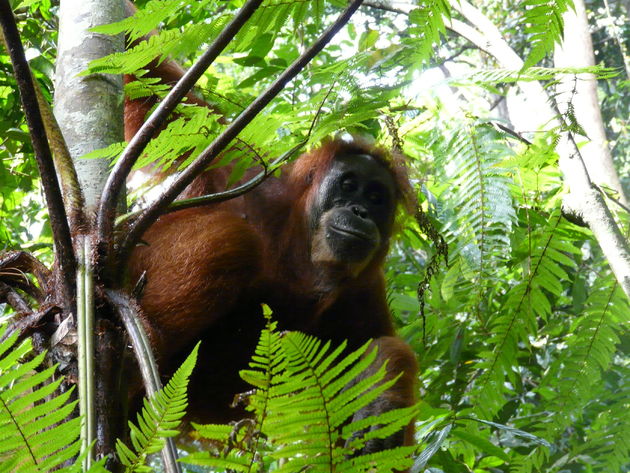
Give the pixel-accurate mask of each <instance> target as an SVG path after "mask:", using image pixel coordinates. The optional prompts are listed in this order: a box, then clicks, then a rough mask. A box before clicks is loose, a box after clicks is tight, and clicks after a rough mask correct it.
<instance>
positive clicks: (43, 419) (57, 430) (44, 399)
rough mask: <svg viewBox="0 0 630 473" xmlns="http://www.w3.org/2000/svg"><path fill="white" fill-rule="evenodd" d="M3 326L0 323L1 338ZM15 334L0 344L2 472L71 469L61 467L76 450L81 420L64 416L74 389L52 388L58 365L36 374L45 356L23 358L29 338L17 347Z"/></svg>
mask: <svg viewBox="0 0 630 473" xmlns="http://www.w3.org/2000/svg"><path fill="white" fill-rule="evenodd" d="M5 331H6V326H2V327H0V338H1V337H2V335H3V334H4V333H5ZM17 337H18V333H17V332H15V333H13V334H12V335H11V336H9V337H8V338H7V339H6V340H4V341H3V342H2V343H0V357H1V358H0V472H10V471H11V472H14V471H20V472H24V473H30V472H33V473H35V472H36V473H42V472H47V471H52V470H53V469H54V470H56V471H62V472H72V471H75V470H77V469H78V466H76V467H65V468H61V469H59V467H60V466H61V465H62V464H63V463H64V462H65V461H67V460H70V459H71V458H73V457H74V456H76V455H77V454H78V453H79V449H80V442H79V440H78V438H79V432H80V422H81V419H80V418H74V419H70V420H67V419H68V417H69V416H70V415H71V414H72V412H73V410H74V408H75V405H76V401H74V402H69V398H70V396H71V394H72V390H70V391H66V392H65V393H62V394H60V395H55V391H56V390H57V388H58V387H59V384H60V383H61V379H56V380H54V378H55V372H56V366H53V367H50V368H47V369H45V370H43V371H40V372H37V371H35V370H37V369H38V368H39V367H40V365H41V364H42V362H43V360H44V356H45V354H44V353H42V354H40V355H37V356H35V357H34V358H32V359H31V360H29V361H23V359H24V357H26V356H28V355H29V354H30V352H31V349H32V347H31V342H30V340H25V341H24V342H22V343H21V344H19V345H17V346H15V343H16V341H17Z"/></svg>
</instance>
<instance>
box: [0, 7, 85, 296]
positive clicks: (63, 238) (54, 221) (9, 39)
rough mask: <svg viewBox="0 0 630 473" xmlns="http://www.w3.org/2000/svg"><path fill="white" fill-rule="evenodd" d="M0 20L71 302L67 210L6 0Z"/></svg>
mask: <svg viewBox="0 0 630 473" xmlns="http://www.w3.org/2000/svg"><path fill="white" fill-rule="evenodd" d="M0 24H1V25H2V30H3V31H4V37H5V40H6V43H7V47H8V50H9V55H10V56H11V62H12V64H13V68H14V71H15V79H16V81H17V85H18V89H19V91H20V98H21V100H22V106H23V107H24V113H25V115H26V121H27V123H28V128H29V131H30V134H31V140H32V142H33V150H34V151H35V159H36V160H37V166H38V168H39V172H40V175H41V179H42V187H43V188H44V195H45V197H46V203H47V205H48V212H49V215H50V224H51V227H52V232H53V241H54V243H55V250H56V256H57V264H58V266H59V273H60V283H61V292H62V295H63V297H64V299H65V300H64V304H72V302H73V301H74V296H75V293H74V277H75V272H76V260H75V255H74V250H73V248H72V237H71V235H70V228H69V226H68V219H67V216H66V210H65V208H64V205H63V198H62V196H61V191H60V189H59V182H58V181H57V175H56V173H55V166H54V164H53V159H52V155H51V152H50V148H49V147H48V140H47V138H46V129H45V127H44V123H43V121H42V116H41V113H40V110H39V106H38V104H37V95H36V92H35V88H34V86H33V82H32V80H31V72H30V69H29V67H28V62H27V61H26V57H25V56H24V49H23V47H22V42H21V41H20V35H19V33H18V29H17V25H16V24H15V20H14V18H13V11H12V10H11V6H10V5H9V1H8V0H0Z"/></svg>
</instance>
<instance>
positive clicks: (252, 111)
mask: <svg viewBox="0 0 630 473" xmlns="http://www.w3.org/2000/svg"><path fill="white" fill-rule="evenodd" d="M361 3H363V0H353V1H352V2H351V3H350V5H349V6H348V7H347V8H346V10H344V12H343V13H341V15H339V17H338V18H337V20H336V21H335V22H334V23H333V24H332V25H330V26H329V27H328V29H326V31H324V33H322V35H321V36H320V37H319V38H318V39H317V40H316V41H315V43H313V45H312V46H311V47H310V48H309V49H307V50H306V51H305V52H304V53H303V54H302V55H301V56H300V57H299V58H298V59H296V60H295V61H294V62H293V64H291V65H290V66H289V67H288V68H287V69H285V70H284V72H283V73H282V74H281V75H280V76H279V77H278V78H277V79H276V80H275V81H274V82H273V83H272V84H271V85H270V86H269V88H267V90H265V91H264V92H263V93H262V94H261V95H259V96H258V97H257V98H256V99H255V100H254V101H253V102H252V103H251V104H249V106H248V107H247V108H246V109H245V110H244V111H243V113H241V114H240V115H239V116H238V117H236V119H235V120H234V121H233V122H232V123H231V124H230V125H229V126H228V127H227V128H226V129H225V130H224V131H223V133H221V134H220V135H219V136H218V137H217V138H216V139H215V140H214V141H213V142H212V143H211V144H210V145H209V146H208V147H207V148H206V149H205V150H204V151H202V152H201V154H200V155H199V156H198V157H197V158H196V159H195V161H193V163H192V164H191V165H190V166H189V167H187V168H186V169H185V170H184V171H182V173H181V174H180V175H179V176H178V177H177V178H176V179H175V181H174V182H173V183H172V184H171V186H170V187H169V188H168V189H166V190H165V191H164V192H163V193H162V194H161V195H160V197H159V198H158V199H157V200H156V201H155V202H153V203H152V204H151V205H150V206H149V207H148V208H146V209H145V210H144V211H143V212H142V214H141V215H140V217H138V220H136V221H135V222H134V223H133V224H132V226H131V228H130V230H129V233H128V234H127V236H126V238H125V239H124V241H123V242H122V244H121V249H120V251H119V253H118V257H117V259H116V267H118V266H119V265H120V263H121V262H123V261H125V260H126V258H127V256H128V255H129V254H130V253H131V250H132V249H133V247H134V246H135V244H136V243H137V242H138V241H139V240H140V237H141V236H142V234H143V233H144V232H145V230H146V229H147V228H149V226H150V225H151V224H152V223H153V222H154V221H155V219H156V218H157V217H158V216H159V215H160V214H161V213H162V212H163V211H164V210H165V209H166V208H167V207H168V205H169V204H170V203H171V202H173V200H175V198H176V197H177V196H178V195H179V194H180V193H181V192H182V191H183V190H184V189H185V188H186V186H188V184H190V183H191V182H192V181H193V180H194V179H195V177H197V176H198V175H199V174H201V172H203V171H204V170H205V169H206V167H207V166H208V165H209V164H210V163H211V162H212V160H213V159H214V158H215V157H216V156H218V154H219V153H220V152H221V151H223V150H224V149H225V147H226V146H227V145H228V144H229V143H230V142H231V141H232V140H233V139H234V138H236V136H237V135H238V134H239V133H240V132H241V131H242V130H243V129H244V128H245V127H246V126H247V125H248V124H249V123H250V122H251V121H252V120H253V119H254V117H256V115H257V114H258V113H259V112H260V111H261V110H262V109H263V108H264V107H265V106H266V105H267V104H268V103H269V102H271V100H272V99H273V98H274V97H275V96H276V95H278V94H279V93H280V91H281V90H282V89H283V88H284V87H285V86H286V84H287V83H288V82H289V81H290V80H292V79H293V78H294V77H295V76H297V75H298V74H299V73H300V72H301V71H302V69H304V67H305V66H306V65H307V64H308V63H309V62H310V61H311V60H312V59H313V58H314V57H315V56H316V55H317V54H318V53H319V52H320V51H321V50H322V49H324V47H325V46H326V45H327V44H328V42H329V41H330V40H331V39H332V38H333V37H334V36H335V35H336V34H337V32H338V31H339V30H340V29H341V28H342V27H343V26H344V25H345V24H346V23H347V22H348V21H349V20H350V18H351V17H352V15H353V14H354V12H355V11H356V10H357V9H358V8H359V6H360V5H361Z"/></svg>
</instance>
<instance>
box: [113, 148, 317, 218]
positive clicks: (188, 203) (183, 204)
mask: <svg viewBox="0 0 630 473" xmlns="http://www.w3.org/2000/svg"><path fill="white" fill-rule="evenodd" d="M307 142H308V138H307V139H304V140H302V141H301V142H300V143H298V144H297V145H295V146H294V147H293V148H291V149H290V150H289V151H287V152H286V153H284V154H283V155H282V156H280V157H279V158H277V159H275V160H274V161H273V162H272V163H271V165H270V166H269V167H268V168H265V170H264V171H262V172H260V173H258V174H256V176H254V177H252V178H251V179H250V180H248V181H247V182H245V183H243V184H241V185H240V186H238V187H234V188H233V189H228V190H226V191H223V192H214V193H212V194H208V195H202V196H199V197H192V198H190V199H182V200H176V201H175V202H172V203H171V204H170V205H169V206H168V207H167V208H166V210H165V211H164V212H163V214H168V213H171V212H176V211H178V210H184V209H190V208H192V207H200V206H202V205H207V204H214V203H217V202H224V201H226V200H230V199H234V198H235V197H239V196H241V195H243V194H246V193H247V192H249V191H250V190H252V189H254V188H255V187H257V186H259V185H260V184H262V183H263V182H264V181H265V180H266V179H267V178H268V177H269V176H271V175H272V174H273V173H274V172H275V171H276V170H277V169H278V168H280V166H282V165H283V164H284V163H285V162H286V161H288V160H289V159H291V157H292V156H293V155H294V154H295V153H297V152H298V151H299V150H300V149H301V148H302V147H303V146H304V145H306V143H307ZM141 214H142V210H138V211H137V212H130V213H128V214H125V215H122V216H121V217H119V218H118V219H116V226H119V225H122V224H124V223H125V222H129V221H133V220H134V219H135V218H137V217H138V216H139V215H141Z"/></svg>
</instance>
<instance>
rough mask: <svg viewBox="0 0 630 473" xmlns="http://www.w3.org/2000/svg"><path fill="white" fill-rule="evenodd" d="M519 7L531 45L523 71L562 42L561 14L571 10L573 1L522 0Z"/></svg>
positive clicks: (562, 26) (562, 22)
mask: <svg viewBox="0 0 630 473" xmlns="http://www.w3.org/2000/svg"><path fill="white" fill-rule="evenodd" d="M520 6H521V9H520V11H522V12H523V24H524V25H525V33H526V34H529V40H530V43H531V45H532V49H531V51H530V53H529V55H528V56H527V59H526V60H525V64H524V65H523V69H527V68H528V67H530V66H533V65H534V64H536V63H537V62H538V61H540V60H541V59H542V58H543V57H545V56H546V55H547V54H548V53H550V52H551V51H553V47H554V45H555V44H556V43H560V42H561V41H562V31H563V29H564V20H563V18H562V14H563V13H564V12H566V11H567V10H568V9H569V8H573V0H544V1H543V0H524V1H523V2H521V5H520Z"/></svg>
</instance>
